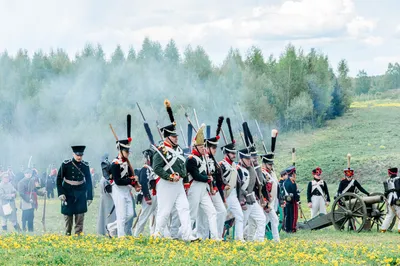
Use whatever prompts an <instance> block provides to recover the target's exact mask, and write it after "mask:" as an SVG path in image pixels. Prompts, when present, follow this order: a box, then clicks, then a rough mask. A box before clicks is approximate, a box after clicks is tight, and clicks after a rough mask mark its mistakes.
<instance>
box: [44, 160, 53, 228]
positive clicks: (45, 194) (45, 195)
mask: <svg viewBox="0 0 400 266" xmlns="http://www.w3.org/2000/svg"><path fill="white" fill-rule="evenodd" d="M50 168H51V164H49V166H48V167H47V171H46V179H45V184H44V185H45V188H46V185H47V180H48V178H49V175H50V171H51V169H50ZM49 169H50V170H49ZM46 199H47V191H46V189H45V193H44V198H43V214H42V225H43V232H46Z"/></svg>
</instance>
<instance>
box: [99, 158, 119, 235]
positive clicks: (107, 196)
mask: <svg viewBox="0 0 400 266" xmlns="http://www.w3.org/2000/svg"><path fill="white" fill-rule="evenodd" d="M100 165H101V170H102V177H101V178H100V183H99V188H100V204H99V215H98V217H97V233H98V234H99V235H107V230H106V225H107V224H109V223H112V222H114V221H115V220H116V216H115V206H114V201H113V199H112V197H111V193H112V186H111V184H112V182H113V180H112V176H111V171H110V170H111V162H110V161H109V160H108V153H106V154H104V155H103V157H102V159H101V164H100Z"/></svg>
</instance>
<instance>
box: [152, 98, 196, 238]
mask: <svg viewBox="0 0 400 266" xmlns="http://www.w3.org/2000/svg"><path fill="white" fill-rule="evenodd" d="M164 104H165V107H166V109H167V113H168V115H169V118H170V120H171V124H170V125H168V126H165V127H163V128H161V129H160V130H161V132H162V134H163V137H164V142H163V144H161V145H160V146H159V147H158V148H157V149H156V150H155V151H156V153H155V154H154V156H153V164H152V166H153V170H154V173H155V174H156V175H157V176H159V177H160V181H159V182H158V183H157V201H158V210H157V218H156V229H155V232H154V235H153V236H154V237H161V236H163V233H164V230H165V227H166V226H167V223H168V219H169V217H170V215H171V213H172V211H173V209H174V208H176V210H177V213H178V214H179V220H180V224H181V226H180V229H179V231H180V236H181V238H182V239H183V240H184V241H194V240H197V239H195V238H194V237H193V236H192V229H191V227H190V210H189V202H188V199H187V197H186V193H185V189H184V187H183V179H184V178H185V179H186V178H187V171H186V166H185V161H186V159H185V157H184V156H183V151H182V149H181V148H180V147H179V145H178V135H177V134H176V122H175V118H174V116H173V112H172V108H171V103H170V102H169V101H168V100H165V102H164Z"/></svg>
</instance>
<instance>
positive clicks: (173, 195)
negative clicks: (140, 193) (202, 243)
mask: <svg viewBox="0 0 400 266" xmlns="http://www.w3.org/2000/svg"><path fill="white" fill-rule="evenodd" d="M157 197H158V209H157V218H156V230H155V232H154V234H155V235H160V236H162V235H163V233H164V230H165V227H166V226H167V224H168V220H169V218H170V215H171V212H172V211H173V208H176V211H177V212H178V215H179V220H180V223H181V226H180V228H179V235H181V236H182V239H183V240H185V241H189V240H191V239H192V237H191V232H192V230H191V227H190V211H189V202H188V200H187V197H186V193H185V190H184V188H183V180H182V179H180V180H179V181H178V182H170V181H167V180H164V179H160V181H159V182H158V184H157Z"/></svg>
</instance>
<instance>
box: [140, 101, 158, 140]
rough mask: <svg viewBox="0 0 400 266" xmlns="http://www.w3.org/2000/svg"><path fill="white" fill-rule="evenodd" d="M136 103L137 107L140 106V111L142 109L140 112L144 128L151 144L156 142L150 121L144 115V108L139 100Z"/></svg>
mask: <svg viewBox="0 0 400 266" xmlns="http://www.w3.org/2000/svg"><path fill="white" fill-rule="evenodd" d="M136 105H137V107H138V109H139V111H140V114H141V115H142V118H143V124H144V130H146V133H147V137H148V138H149V141H150V143H151V144H154V143H155V142H154V139H153V134H151V130H150V127H149V123H147V121H146V118H145V117H144V115H143V112H142V109H141V108H140V106H139V103H138V102H136Z"/></svg>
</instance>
